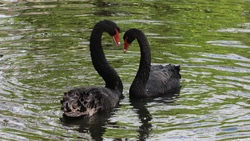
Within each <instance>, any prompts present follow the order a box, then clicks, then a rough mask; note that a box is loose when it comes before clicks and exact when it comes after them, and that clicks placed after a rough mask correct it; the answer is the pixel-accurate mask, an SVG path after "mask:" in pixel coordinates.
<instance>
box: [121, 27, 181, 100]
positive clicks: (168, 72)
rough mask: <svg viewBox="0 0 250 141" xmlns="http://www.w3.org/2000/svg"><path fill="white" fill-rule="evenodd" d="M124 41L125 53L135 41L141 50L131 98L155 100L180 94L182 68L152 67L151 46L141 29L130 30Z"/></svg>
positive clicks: (130, 90) (171, 66)
mask: <svg viewBox="0 0 250 141" xmlns="http://www.w3.org/2000/svg"><path fill="white" fill-rule="evenodd" d="M123 39H124V52H126V51H127V50H128V47H129V45H130V44H131V43H132V42H133V41H134V40H135V39H137V41H138V43H139V46H140V50H141V58H140V65H139V69H138V71H137V74H136V76H135V79H134V81H133V83H132V84H131V86H130V89H129V96H130V98H154V97H159V96H171V95H173V94H176V93H179V91H180V88H181V85H180V79H181V75H180V66H175V65H171V64H169V65H165V66H162V65H152V66H151V54H150V46H149V43H148V40H147V38H146V36H145V34H144V33H143V32H142V31H141V30H139V29H136V28H131V29H129V30H128V31H126V32H125V34H124V36H123Z"/></svg>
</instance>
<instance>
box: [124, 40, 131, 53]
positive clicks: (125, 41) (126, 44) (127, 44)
mask: <svg viewBox="0 0 250 141" xmlns="http://www.w3.org/2000/svg"><path fill="white" fill-rule="evenodd" d="M129 45H130V44H129V43H128V42H127V38H126V39H125V40H124V49H123V51H124V53H126V52H127V51H128V47H129Z"/></svg>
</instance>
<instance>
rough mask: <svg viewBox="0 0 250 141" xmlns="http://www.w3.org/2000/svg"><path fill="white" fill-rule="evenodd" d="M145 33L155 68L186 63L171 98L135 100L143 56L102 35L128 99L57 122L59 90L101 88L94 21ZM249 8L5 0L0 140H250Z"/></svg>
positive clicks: (196, 0)
mask: <svg viewBox="0 0 250 141" xmlns="http://www.w3.org/2000/svg"><path fill="white" fill-rule="evenodd" d="M103 19H109V20H113V21H115V22H116V23H117V24H118V25H119V26H120V28H121V31H122V32H121V34H120V38H121V39H122V36H123V34H124V32H125V31H126V30H128V29H129V28H134V27H135V28H139V29H141V30H142V31H143V32H144V33H145V34H146V35H147V38H148V40H149V43H150V45H151V56H152V62H153V64H169V63H171V64H178V65H180V66H181V75H182V79H181V85H182V89H181V92H180V94H179V96H176V97H174V98H173V99H162V98H158V99H155V100H153V101H147V102H133V101H132V102H131V101H130V100H129V98H128V90H129V87H130V84H131V83H132V81H133V78H134V76H135V73H136V71H137V68H138V63H139V59H140V56H139V55H140V53H139V46H138V44H137V43H136V42H134V43H133V44H132V45H131V47H130V50H129V51H128V52H127V53H126V54H124V53H123V47H122V46H120V47H117V46H115V45H114V44H113V42H112V39H111V38H110V37H109V36H108V35H107V34H104V36H103V39H102V43H103V47H104V52H105V54H106V57H107V59H108V61H109V63H110V64H111V65H112V66H113V67H114V68H115V69H116V70H117V72H118V74H119V75H120V77H121V78H122V81H123V84H124V93H123V94H124V96H125V98H124V99H122V100H121V101H120V105H119V107H117V108H116V109H114V110H113V111H111V112H107V113H102V114H100V115H95V116H94V117H92V118H91V119H82V120H80V121H74V122H65V121H61V120H60V118H61V117H62V111H61V110H60V107H61V105H60V100H61V98H62V96H63V92H65V91H68V90H70V89H72V88H75V87H80V86H89V85H96V86H98V85H100V86H102V85H103V84H104V82H103V80H102V78H101V77H100V76H99V75H98V74H97V73H96V71H95V70H94V68H93V66H92V62H91V58H90V52H89V37H90V33H91V30H92V28H93V26H94V25H95V23H96V22H98V21H100V20H103ZM249 38H250V1H248V0H238V1H233V0H227V1H214V0H211V1H205V0H175V1H174V0H169V1H136V0H134V1H126V2H124V1H116V2H109V1H85V0H78V1H74V0H68V1H67V0H60V1H58V0H41V1H33V0H29V1H27V2H26V1H14V0H3V1H1V2H0V55H3V56H2V57H0V140H153V141H155V140H161V141H166V140H169V141H170V140H171V141H175V140H176V141H177V140H178V141H179V140H185V141H187V140H205V141H206V140H209V141H211V140H237V139H239V140H250V133H249V132H250V110H249V107H250V100H249V98H250V40H249Z"/></svg>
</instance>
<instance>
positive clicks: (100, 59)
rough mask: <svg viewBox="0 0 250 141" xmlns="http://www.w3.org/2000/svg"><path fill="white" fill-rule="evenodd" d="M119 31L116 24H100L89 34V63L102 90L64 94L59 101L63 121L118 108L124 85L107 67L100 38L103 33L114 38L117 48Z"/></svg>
mask: <svg viewBox="0 0 250 141" xmlns="http://www.w3.org/2000/svg"><path fill="white" fill-rule="evenodd" d="M119 31H120V28H119V27H118V26H117V25H116V23H114V22H112V21H109V20H103V21H100V22H98V23H97V24H96V25H95V26H94V28H93V30H92V33H91V37H90V52H91V58H92V63H93V65H94V68H95V69H96V71H97V72H98V73H99V75H100V76H101V77H102V78H103V80H104V81H105V87H97V86H92V87H83V88H76V89H73V90H70V91H68V92H65V93H64V97H63V99H62V100H61V104H62V110H63V111H64V114H63V115H64V116H66V117H82V116H84V117H90V116H92V115H93V114H95V113H97V112H98V111H102V110H108V109H111V108H113V107H116V106H117V105H118V102H119V100H120V99H121V98H122V97H123V96H122V90H123V84H122V81H121V79H120V77H119V76H118V74H117V72H116V71H115V70H114V69H113V68H112V67H111V66H110V65H109V63H108V62H107V60H106V57H105V55H104V52H103V49H102V45H101V37H102V34H103V32H107V33H108V34H109V35H110V36H113V39H114V40H115V42H116V44H117V45H120V39H119Z"/></svg>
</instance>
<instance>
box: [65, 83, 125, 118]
mask: <svg viewBox="0 0 250 141" xmlns="http://www.w3.org/2000/svg"><path fill="white" fill-rule="evenodd" d="M120 97H121V94H120V92H119V91H117V90H112V89H108V88H105V87H89V88H76V89H73V90H70V91H68V92H65V93H64V97H63V100H61V103H62V110H63V111H64V115H65V116H67V117H82V116H86V117H89V116H92V115H93V114H95V113H97V112H98V111H102V110H107V109H111V108H113V107H116V106H117V104H118V101H119V99H120Z"/></svg>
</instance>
